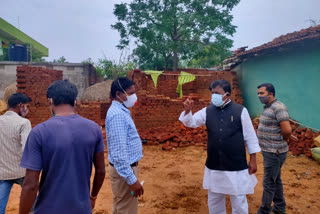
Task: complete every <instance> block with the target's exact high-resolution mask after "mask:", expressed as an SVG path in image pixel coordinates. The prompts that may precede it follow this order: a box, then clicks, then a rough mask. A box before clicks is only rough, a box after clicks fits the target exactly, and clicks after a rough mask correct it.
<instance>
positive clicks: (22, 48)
mask: <svg viewBox="0 0 320 214" xmlns="http://www.w3.org/2000/svg"><path fill="white" fill-rule="evenodd" d="M9 61H22V62H28V48H27V46H26V45H16V44H12V45H10V47H9Z"/></svg>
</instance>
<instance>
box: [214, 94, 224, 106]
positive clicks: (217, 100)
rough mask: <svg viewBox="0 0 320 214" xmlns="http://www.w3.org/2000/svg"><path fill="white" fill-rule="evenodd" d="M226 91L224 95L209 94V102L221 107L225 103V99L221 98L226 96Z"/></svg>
mask: <svg viewBox="0 0 320 214" xmlns="http://www.w3.org/2000/svg"><path fill="white" fill-rule="evenodd" d="M226 95H227V93H225V94H224V95H221V94H212V96H211V102H212V104H213V105H215V106H216V107H221V106H223V104H224V103H225V101H223V100H222V98H223V97H224V96H226Z"/></svg>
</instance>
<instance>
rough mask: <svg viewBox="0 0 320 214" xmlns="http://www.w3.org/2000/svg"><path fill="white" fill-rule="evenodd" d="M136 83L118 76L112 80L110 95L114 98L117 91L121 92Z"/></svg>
mask: <svg viewBox="0 0 320 214" xmlns="http://www.w3.org/2000/svg"><path fill="white" fill-rule="evenodd" d="M135 84H136V83H135V82H134V81H133V80H131V79H129V78H128V77H119V78H117V79H115V80H113V82H112V84H111V97H112V98H116V97H117V94H116V93H117V91H120V92H121V93H124V91H126V90H127V89H128V88H130V87H131V86H133V85H135Z"/></svg>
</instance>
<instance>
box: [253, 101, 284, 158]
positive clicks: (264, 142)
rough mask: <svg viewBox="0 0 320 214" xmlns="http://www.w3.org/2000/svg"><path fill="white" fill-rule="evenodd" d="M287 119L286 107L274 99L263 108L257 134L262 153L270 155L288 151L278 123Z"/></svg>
mask: <svg viewBox="0 0 320 214" xmlns="http://www.w3.org/2000/svg"><path fill="white" fill-rule="evenodd" d="M289 119H290V118H289V114H288V110H287V108H286V106H285V105H284V104H283V103H282V102H280V101H279V100H277V99H275V100H274V101H273V102H272V103H270V105H268V106H264V111H263V113H262V114H261V117H260V122H259V126H258V132H257V135H258V139H259V144H260V147H261V149H262V151H264V152H272V153H277V152H278V153H284V152H287V151H288V144H287V142H286V141H285V140H284V139H283V136H282V134H281V127H280V122H282V121H289Z"/></svg>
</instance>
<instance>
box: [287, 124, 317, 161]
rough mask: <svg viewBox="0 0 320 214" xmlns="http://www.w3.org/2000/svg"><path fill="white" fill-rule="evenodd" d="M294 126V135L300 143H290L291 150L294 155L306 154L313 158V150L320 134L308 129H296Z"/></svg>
mask: <svg viewBox="0 0 320 214" xmlns="http://www.w3.org/2000/svg"><path fill="white" fill-rule="evenodd" d="M292 126H293V130H294V131H293V135H294V136H296V137H297V138H298V141H297V142H296V141H289V142H288V145H289V150H290V151H291V152H292V154H293V155H300V154H305V155H306V156H307V157H309V158H312V155H311V150H310V149H311V148H314V147H316V145H315V144H314V139H315V138H316V137H318V136H319V135H320V132H313V131H312V130H310V129H307V128H296V127H297V126H295V125H292Z"/></svg>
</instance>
